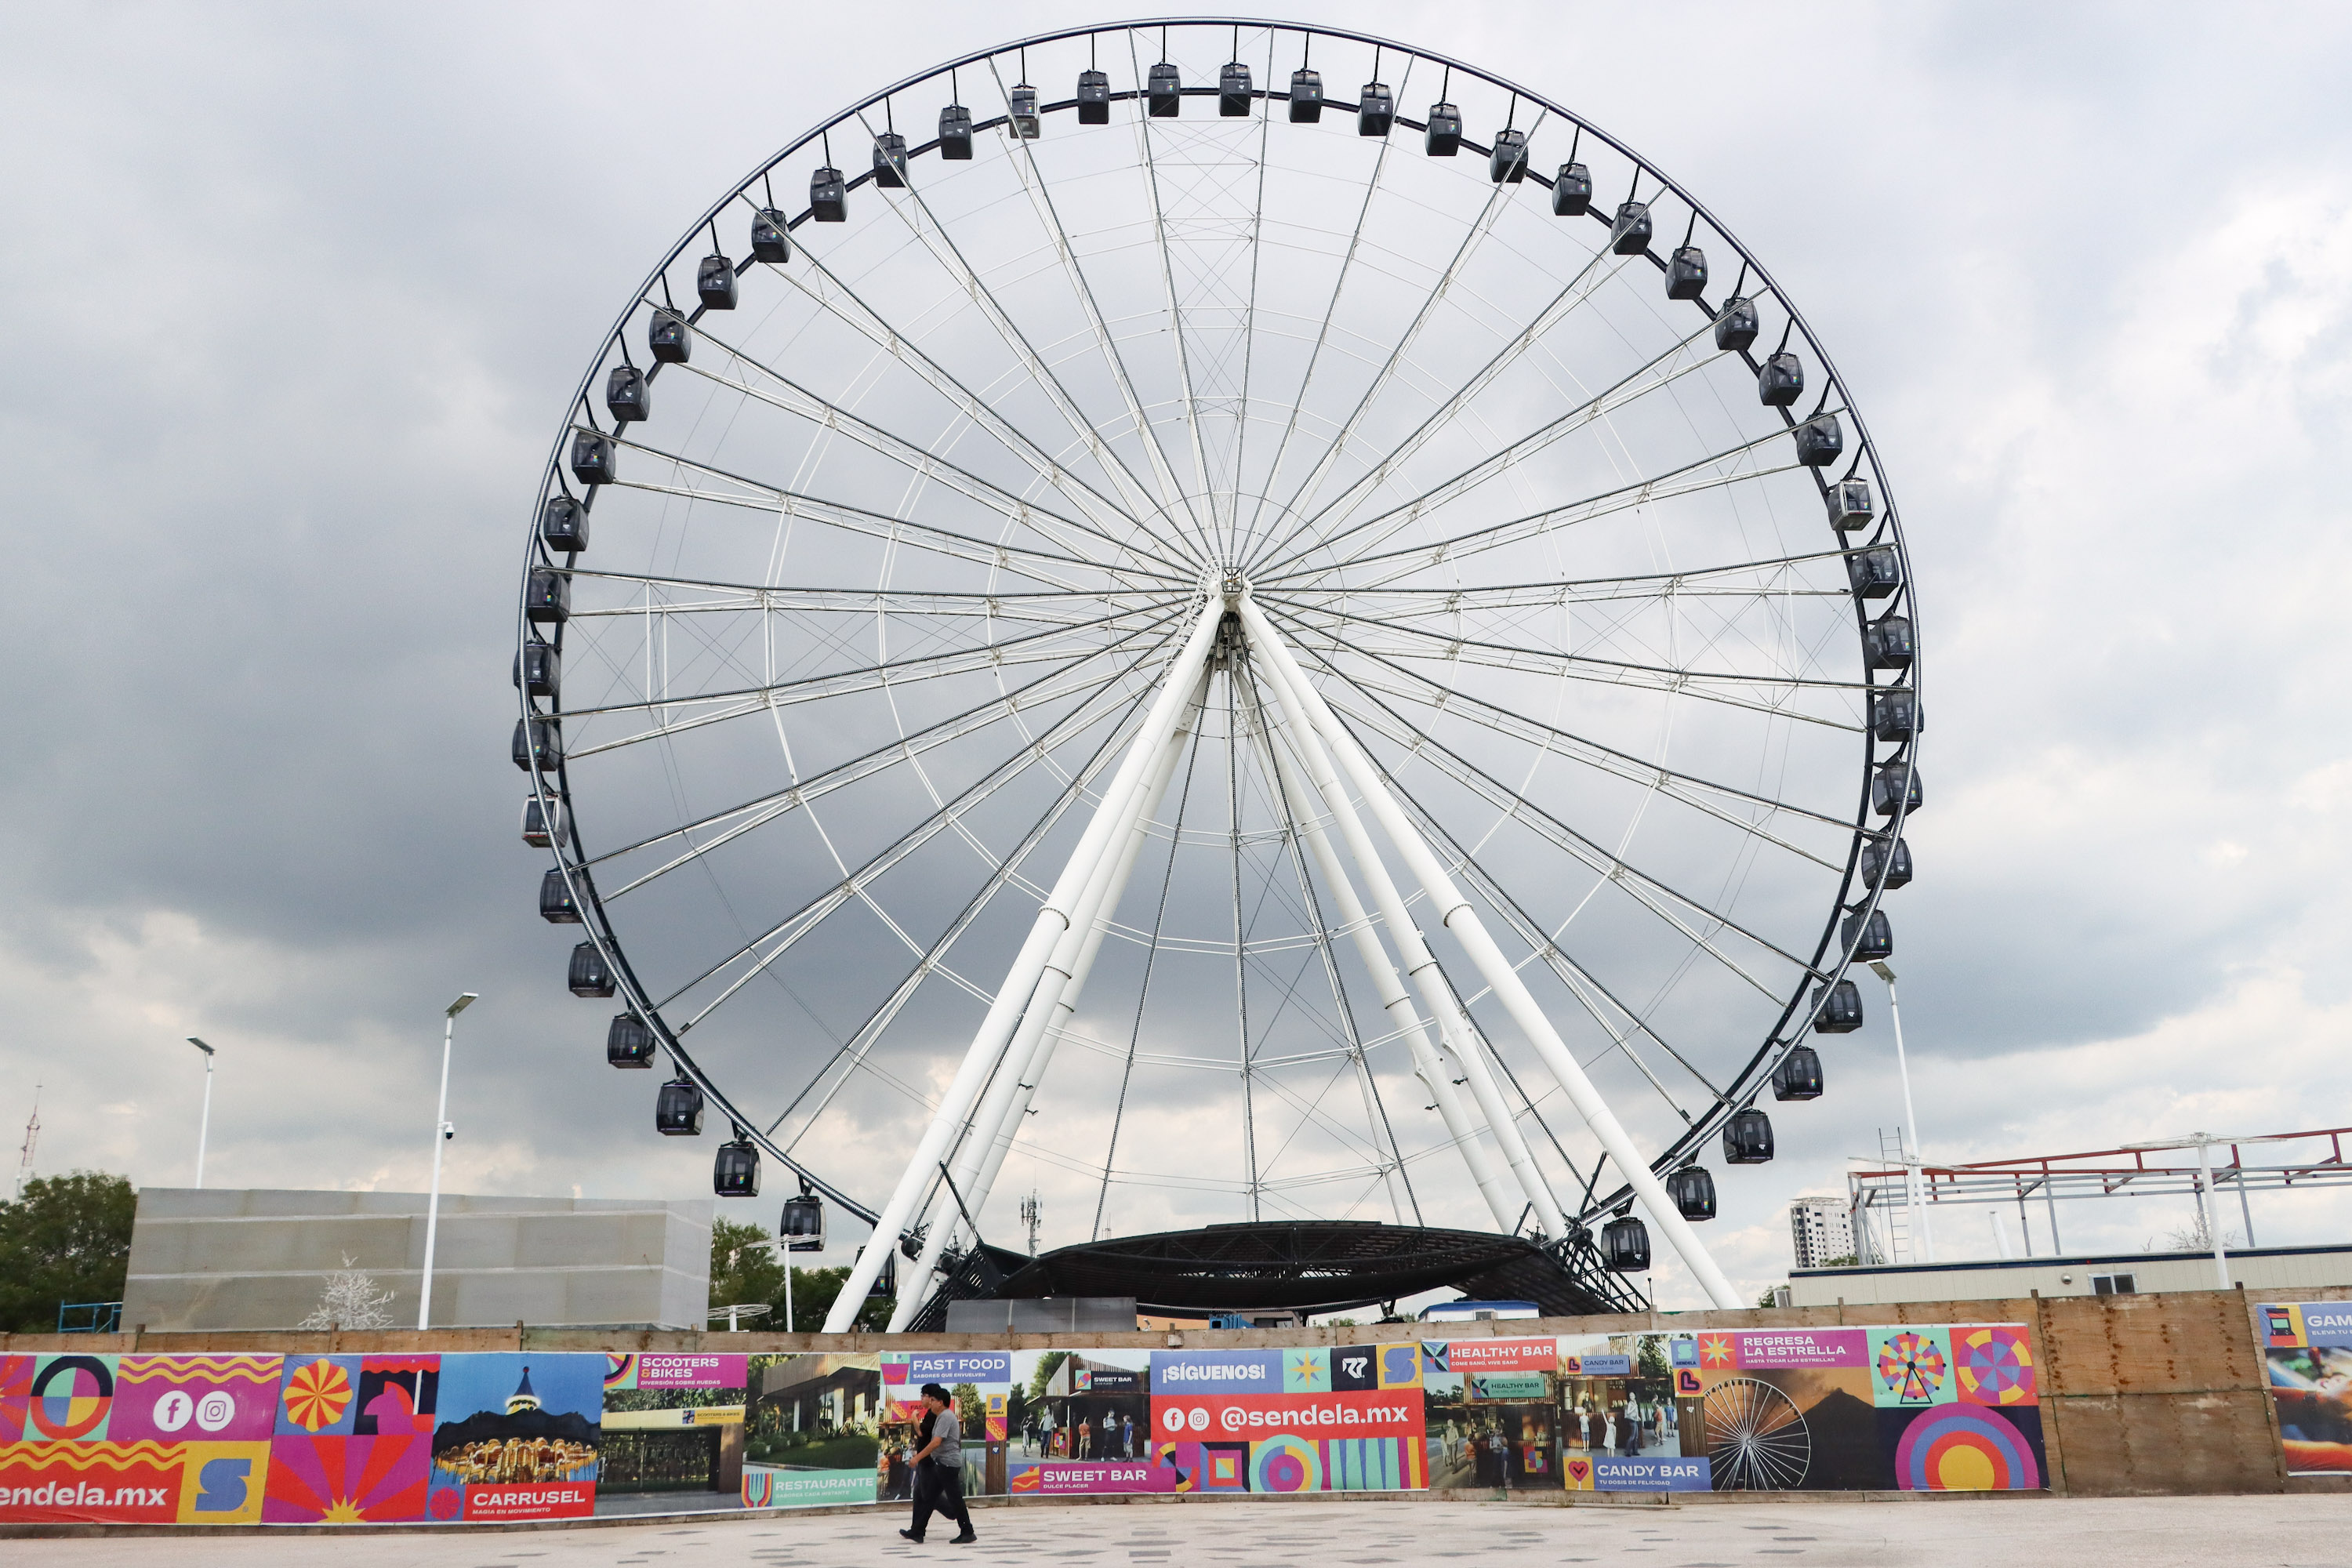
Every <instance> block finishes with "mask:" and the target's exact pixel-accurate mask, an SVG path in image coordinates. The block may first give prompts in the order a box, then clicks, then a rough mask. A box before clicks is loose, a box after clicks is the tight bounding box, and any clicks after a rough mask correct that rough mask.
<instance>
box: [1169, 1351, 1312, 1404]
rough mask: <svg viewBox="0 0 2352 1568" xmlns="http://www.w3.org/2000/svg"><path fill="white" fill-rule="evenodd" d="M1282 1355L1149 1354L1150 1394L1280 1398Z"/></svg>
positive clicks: (1259, 1353)
mask: <svg viewBox="0 0 2352 1568" xmlns="http://www.w3.org/2000/svg"><path fill="white" fill-rule="evenodd" d="M1292 1353H1296V1352H1292ZM1283 1354H1284V1352H1282V1351H1280V1350H1252V1351H1153V1352H1151V1392H1152V1393H1153V1394H1157V1395H1161V1396H1165V1395H1168V1394H1280V1393H1281V1392H1282V1358H1283Z"/></svg>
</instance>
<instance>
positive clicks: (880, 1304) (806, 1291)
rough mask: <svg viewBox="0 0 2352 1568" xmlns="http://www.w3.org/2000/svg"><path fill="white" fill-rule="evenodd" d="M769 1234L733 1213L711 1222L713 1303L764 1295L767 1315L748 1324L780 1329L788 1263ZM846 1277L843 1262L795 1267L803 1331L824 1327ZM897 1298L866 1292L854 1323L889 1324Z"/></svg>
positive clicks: (797, 1315) (796, 1309)
mask: <svg viewBox="0 0 2352 1568" xmlns="http://www.w3.org/2000/svg"><path fill="white" fill-rule="evenodd" d="M769 1240H770V1237H769V1236H768V1233H767V1232H766V1231H765V1230H762V1229H761V1227H760V1226H756V1225H738V1224H737V1223H735V1222H734V1221H733V1220H730V1219H722V1220H718V1221H715V1222H714V1223H713V1224H712V1225H711V1227H710V1304H711V1305H712V1306H714V1307H727V1306H737V1305H741V1304H743V1303H746V1302H751V1301H764V1302H766V1303H767V1304H768V1309H769V1310H768V1315H767V1316H766V1317H764V1318H761V1319H760V1320H759V1321H757V1322H756V1323H752V1324H748V1325H746V1326H747V1327H751V1328H758V1329H761V1330H781V1329H782V1328H783V1327H784V1266H783V1265H782V1263H781V1262H779V1261H778V1260H777V1258H776V1252H775V1249H774V1248H773V1247H771V1246H769V1245H768V1243H769ZM848 1278H849V1270H848V1269H847V1268H794V1269H793V1300H792V1308H793V1310H792V1326H793V1328H795V1329H797V1330H799V1331H801V1332H803V1333H807V1332H811V1331H815V1330H817V1329H821V1328H823V1327H824V1318H825V1314H826V1313H827V1312H830V1311H831V1310H833V1303H834V1300H835V1298H836V1297H838V1296H839V1295H840V1294H841V1287H842V1282H843V1281H845V1280H846V1279H848ZM894 1304H895V1303H894V1302H893V1301H892V1300H891V1299H890V1298H889V1297H887V1296H871V1297H868V1298H867V1299H866V1305H865V1306H864V1307H862V1308H860V1309H859V1310H858V1313H857V1324H856V1326H857V1327H858V1328H861V1329H867V1330H873V1331H880V1330H881V1329H883V1328H885V1327H887V1325H888V1324H889V1321H890V1310H891V1308H892V1306H893V1305H894Z"/></svg>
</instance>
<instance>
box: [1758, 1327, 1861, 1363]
mask: <svg viewBox="0 0 2352 1568" xmlns="http://www.w3.org/2000/svg"><path fill="white" fill-rule="evenodd" d="M1735 1337H1736V1338H1737V1339H1738V1342H1739V1365H1740V1368H1741V1370H1743V1371H1756V1370H1759V1369H1769V1368H1773V1367H1807V1366H1860V1365H1862V1364H1863V1363H1864V1362H1866V1361H1868V1360H1869V1359H1870V1335H1869V1332H1868V1331H1865V1330H1863V1329H1780V1330H1775V1331H1772V1332H1770V1333H1765V1334H1739V1335H1737V1336H1735Z"/></svg>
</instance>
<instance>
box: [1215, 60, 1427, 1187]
mask: <svg viewBox="0 0 2352 1568" xmlns="http://www.w3.org/2000/svg"><path fill="white" fill-rule="evenodd" d="M1269 69H1270V68H1269ZM1242 668H1243V673H1244V675H1245V676H1246V679H1244V681H1243V683H1242V691H1243V700H1244V702H1245V703H1246V704H1247V706H1248V710H1249V715H1250V732H1251V734H1252V735H1254V736H1255V738H1256V740H1257V752H1258V756H1257V762H1258V769H1259V772H1258V776H1259V778H1260V779H1261V780H1263V781H1265V784H1266V785H1267V788H1268V793H1269V795H1271V796H1272V798H1273V801H1274V804H1275V805H1276V808H1277V810H1278V812H1279V814H1280V818H1281V822H1282V833H1283V843H1284V847H1286V849H1287V850H1288V851H1289V854H1288V857H1287V858H1288V859H1289V861H1290V868H1291V876H1292V879H1293V880H1294V881H1296V883H1297V888H1298V898H1299V902H1300V904H1301V906H1302V908H1303V910H1304V912H1305V914H1306V917H1307V927H1308V929H1309V930H1311V931H1313V932H1314V933H1315V951H1316V956H1317V957H1318V959H1319V960H1320V961H1321V963H1322V966H1323V975H1324V981H1325V984H1327V985H1328V986H1329V988H1330V992H1331V1008H1332V1011H1333V1012H1334V1013H1335V1014H1337V1015H1338V1016H1339V1023H1340V1026H1341V1028H1342V1029H1343V1030H1344V1031H1345V1034H1346V1038H1347V1045H1348V1056H1349V1062H1350V1063H1352V1065H1353V1066H1354V1068H1355V1073H1356V1079H1357V1087H1358V1090H1359V1092H1360V1094H1361V1095H1362V1096H1363V1100H1364V1121H1365V1124H1366V1125H1367V1126H1368V1127H1370V1128H1372V1129H1374V1130H1375V1134H1376V1137H1384V1138H1385V1139H1386V1142H1387V1144H1388V1154H1389V1160H1390V1168H1391V1171H1392V1172H1393V1173H1394V1176H1393V1179H1394V1180H1395V1181H1398V1182H1401V1183H1402V1184H1403V1186H1404V1190H1405V1197H1406V1199H1407V1200H1408V1201H1409V1202H1410V1203H1411V1204H1412V1212H1413V1223H1414V1224H1416V1225H1418V1224H1420V1223H1421V1199H1420V1198H1419V1196H1418V1195H1416V1194H1414V1193H1413V1190H1412V1179H1411V1178H1410V1177H1409V1176H1407V1175H1406V1174H1405V1172H1404V1152H1403V1151H1402V1149H1400V1148H1399V1147H1398V1146H1397V1137H1396V1128H1395V1125H1394V1124H1393V1123H1392V1122H1391V1121H1390V1120H1389V1113H1388V1106H1387V1103H1386V1102H1385V1101H1384V1100H1381V1091H1380V1085H1379V1083H1378V1082H1376V1081H1375V1080H1374V1079H1373V1077H1372V1069H1371V1063H1370V1058H1369V1055H1368V1052H1367V1048H1366V1047H1365V1044H1364V1040H1363V1036H1362V1034H1361V1033H1360V1030H1359V1027H1358V1026H1357V1022H1356V1010H1355V1007H1354V1005H1352V1004H1351V1003H1350V1002H1349V999H1348V988H1347V986H1346V984H1345V983H1344V982H1342V980H1341V979H1340V976H1339V956H1338V954H1337V953H1335V952H1333V951H1332V945H1331V926H1330V921H1328V919H1326V918H1325V916H1324V913H1323V904H1322V900H1321V899H1320V898H1318V896H1317V894H1316V891H1315V883H1314V879H1312V878H1310V877H1309V876H1308V875H1307V855H1306V850H1305V848H1304V847H1303V846H1302V844H1301V842H1300V839H1301V834H1300V831H1299V826H1298V813H1297V808H1296V807H1295V806H1294V805H1292V803H1291V799H1290V786H1289V783H1288V781H1287V780H1286V777H1285V776H1284V774H1285V770H1284V769H1283V767H1282V764H1281V763H1280V762H1279V761H1278V760H1277V759H1276V755H1275V752H1274V738H1273V735H1272V733H1271V732H1270V731H1269V730H1268V728H1267V724H1266V713H1265V696H1264V694H1263V693H1262V692H1260V691H1259V690H1258V689H1257V678H1256V673H1255V671H1254V670H1250V669H1248V668H1247V661H1246V660H1244V661H1243V667H1242ZM1389 1204H1390V1207H1391V1209H1392V1210H1393V1211H1395V1214H1396V1218H1397V1221H1398V1223H1399V1224H1402V1223H1403V1219H1404V1215H1403V1208H1402V1205H1399V1204H1398V1203H1397V1201H1396V1191H1395V1188H1394V1187H1393V1186H1391V1188H1390V1190H1389Z"/></svg>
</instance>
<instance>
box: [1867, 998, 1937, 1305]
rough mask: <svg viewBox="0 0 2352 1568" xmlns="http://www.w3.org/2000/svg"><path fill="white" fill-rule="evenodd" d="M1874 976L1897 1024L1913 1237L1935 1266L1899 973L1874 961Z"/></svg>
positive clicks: (1906, 1179) (1905, 1190)
mask: <svg viewBox="0 0 2352 1568" xmlns="http://www.w3.org/2000/svg"><path fill="white" fill-rule="evenodd" d="M1870 972H1871V973H1873V974H1875V975H1877V976H1878V977H1879V978H1880V979H1881V980H1884V981H1885V982H1886V1013H1887V1016H1889V1017H1890V1018H1892V1019H1894V1021H1895V1074H1896V1075H1897V1076H1898V1077H1899V1078H1901V1079H1902V1080H1903V1121H1904V1124H1905V1131H1904V1136H1906V1137H1908V1138H1909V1139H1910V1141H1911V1152H1910V1153H1909V1154H1908V1155H1907V1156H1906V1157H1905V1159H1904V1162H1903V1194H1904V1199H1905V1201H1906V1203H1907V1204H1908V1205H1909V1206H1910V1209H1911V1234H1912V1235H1914V1236H1916V1237H1918V1238H1919V1241H1920V1243H1921V1244H1922V1245H1923V1246H1924V1247H1925V1248H1926V1250H1927V1261H1928V1262H1930V1263H1933V1262H1935V1261H1936V1232H1935V1228H1934V1227H1933V1226H1931V1225H1929V1224H1928V1221H1927V1211H1926V1209H1925V1208H1923V1207H1922V1206H1921V1203H1920V1195H1919V1184H1920V1176H1919V1113H1918V1112H1917V1111H1916V1110H1913V1109H1912V1108H1911V1064H1910V1062H1909V1061H1908V1060H1907V1059H1906V1058H1905V1057H1904V1055H1903V1006H1902V1004H1901V1003H1899V1002H1898V1001H1896V1000H1895V971H1894V970H1893V969H1891V968H1889V967H1888V966H1887V965H1886V964H1885V963H1882V962H1880V961H1879V960H1877V959H1872V960H1871V961H1870ZM1898 1141H1899V1140H1898Z"/></svg>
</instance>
